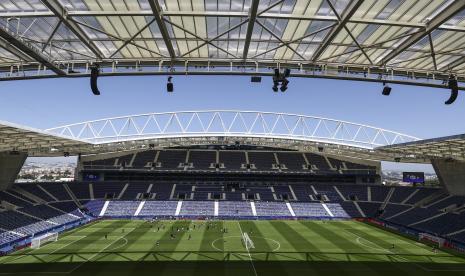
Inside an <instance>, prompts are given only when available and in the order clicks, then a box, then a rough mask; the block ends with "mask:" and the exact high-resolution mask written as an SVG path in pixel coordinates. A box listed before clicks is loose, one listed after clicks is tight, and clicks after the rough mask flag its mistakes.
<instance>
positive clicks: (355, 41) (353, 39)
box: [327, 0, 373, 64]
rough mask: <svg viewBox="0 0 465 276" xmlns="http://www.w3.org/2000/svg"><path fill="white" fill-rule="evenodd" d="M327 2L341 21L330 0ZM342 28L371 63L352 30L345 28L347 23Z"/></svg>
mask: <svg viewBox="0 0 465 276" xmlns="http://www.w3.org/2000/svg"><path fill="white" fill-rule="evenodd" d="M327 2H328V5H329V7H330V8H331V10H332V11H333V13H334V14H335V15H336V17H337V20H338V21H339V22H341V20H342V18H341V17H340V16H339V14H338V12H337V10H336V8H335V7H334V5H333V4H332V3H331V0H327ZM343 28H344V30H346V32H347V33H348V34H349V36H350V38H352V41H353V42H354V43H355V44H356V45H357V48H358V49H359V50H360V51H361V52H362V54H363V55H364V56H365V58H366V59H367V60H368V62H370V64H373V62H372V61H371V59H370V57H369V56H368V54H367V53H366V52H365V50H364V49H363V47H362V46H360V43H358V41H357V38H356V37H355V36H354V35H353V34H352V32H351V31H350V30H349V28H347V25H346V24H344V25H343Z"/></svg>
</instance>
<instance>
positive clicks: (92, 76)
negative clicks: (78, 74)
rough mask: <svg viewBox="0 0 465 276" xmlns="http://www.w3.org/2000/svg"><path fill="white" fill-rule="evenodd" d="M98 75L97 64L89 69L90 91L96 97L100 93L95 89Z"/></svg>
mask: <svg viewBox="0 0 465 276" xmlns="http://www.w3.org/2000/svg"><path fill="white" fill-rule="evenodd" d="M99 74H100V68H99V66H98V65H97V64H95V65H93V66H91V67H90V89H91V90H92V93H93V94H94V95H96V96H98V95H100V91H99V90H98V87H97V78H98V76H99Z"/></svg>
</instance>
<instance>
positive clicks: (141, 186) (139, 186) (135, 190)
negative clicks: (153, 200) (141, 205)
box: [121, 182, 153, 200]
mask: <svg viewBox="0 0 465 276" xmlns="http://www.w3.org/2000/svg"><path fill="white" fill-rule="evenodd" d="M149 186H150V183H146V182H136V183H130V184H129V185H128V188H127V189H126V191H125V192H124V194H123V196H122V198H121V199H126V200H133V199H136V197H137V194H143V193H146V192H147V189H148V188H149ZM152 187H153V186H152Z"/></svg>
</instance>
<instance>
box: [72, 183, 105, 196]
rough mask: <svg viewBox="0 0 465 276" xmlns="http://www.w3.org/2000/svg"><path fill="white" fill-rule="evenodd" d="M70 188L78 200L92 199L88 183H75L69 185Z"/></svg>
mask: <svg viewBox="0 0 465 276" xmlns="http://www.w3.org/2000/svg"><path fill="white" fill-rule="evenodd" d="M97 184H98V183H97ZM68 187H69V188H70V189H71V191H72V192H73V194H74V195H75V196H76V197H77V198H78V199H90V193H89V184H88V183H73V184H68Z"/></svg>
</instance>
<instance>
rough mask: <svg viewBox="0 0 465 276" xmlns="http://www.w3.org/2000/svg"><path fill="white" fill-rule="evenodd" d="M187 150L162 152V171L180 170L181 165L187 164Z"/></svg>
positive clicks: (160, 159) (159, 160)
mask: <svg viewBox="0 0 465 276" xmlns="http://www.w3.org/2000/svg"><path fill="white" fill-rule="evenodd" d="M186 154H187V151H186V150H162V151H160V155H159V156H158V162H160V163H161V168H157V169H162V170H173V169H177V170H179V164H180V163H185V162H186Z"/></svg>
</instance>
